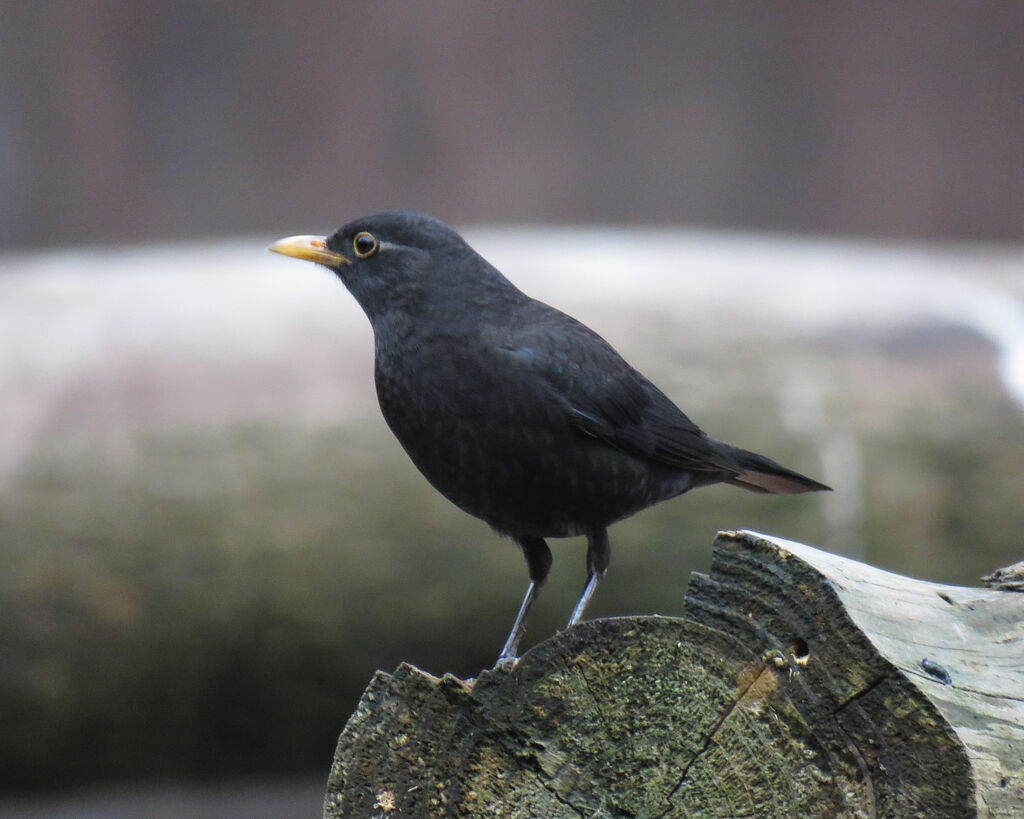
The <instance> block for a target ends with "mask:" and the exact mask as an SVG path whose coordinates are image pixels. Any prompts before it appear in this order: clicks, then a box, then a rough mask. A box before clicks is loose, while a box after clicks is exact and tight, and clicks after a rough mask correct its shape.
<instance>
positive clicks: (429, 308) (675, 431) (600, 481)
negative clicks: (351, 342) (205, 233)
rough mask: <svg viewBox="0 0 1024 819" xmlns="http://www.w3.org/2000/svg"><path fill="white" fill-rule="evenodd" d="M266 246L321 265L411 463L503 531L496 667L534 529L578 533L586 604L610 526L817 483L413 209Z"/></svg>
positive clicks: (535, 582)
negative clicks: (368, 330) (708, 422)
mask: <svg viewBox="0 0 1024 819" xmlns="http://www.w3.org/2000/svg"><path fill="white" fill-rule="evenodd" d="M270 249H271V250H274V251H276V252H278V253H283V254H285V255H289V256H296V257H298V258H301V259H306V260H309V261H314V262H318V263H320V264H323V265H326V266H327V267H329V268H330V269H331V270H333V271H334V273H336V274H337V276H338V277H339V278H340V279H341V280H342V281H343V282H344V283H345V286H346V287H348V289H349V291H351V293H352V295H353V296H355V298H356V300H357V301H358V302H359V304H360V305H361V306H362V308H363V310H364V311H365V312H366V315H367V316H368V317H369V319H370V323H371V324H372V326H373V331H374V338H375V342H376V345H375V346H376V364H375V379H376V384H377V396H378V399H379V401H380V408H381V411H382V412H383V414H384V418H385V419H386V420H387V423H388V425H389V426H390V427H391V430H392V431H393V432H394V434H395V436H396V437H397V438H398V440H399V441H400V442H401V444H402V446H403V447H404V448H405V450H406V452H408V453H409V457H410V458H412V460H413V463H415V464H416V466H417V468H418V469H419V470H420V471H421V472H422V473H423V474H424V475H425V476H426V478H427V480H429V481H430V483H431V484H433V486H434V487H435V488H436V489H437V490H438V491H439V492H441V494H443V495H444V496H445V497H447V498H448V499H449V500H451V501H452V502H453V503H455V504H456V505H458V506H459V507H460V508H462V509H463V510H465V511H466V512H468V513H469V514H471V515H474V516H476V517H478V518H481V519H482V520H484V521H486V522H487V523H489V524H490V525H491V526H492V527H494V529H496V530H497V531H498V532H501V533H502V534H505V535H508V536H510V537H512V538H513V539H514V540H516V542H517V543H518V544H519V545H520V547H521V548H522V549H523V553H524V554H525V556H526V560H527V564H528V567H529V572H530V584H529V586H528V588H527V592H526V596H525V597H524V599H523V604H522V606H521V608H520V610H519V614H518V616H517V618H516V621H515V624H514V625H513V628H512V631H511V633H510V634H509V637H508V640H507V641H506V643H505V646H504V648H503V649H502V653H501V657H500V658H499V662H500V661H503V660H509V659H511V658H513V657H515V655H516V652H517V651H518V647H519V641H520V639H521V638H522V635H523V633H524V631H525V621H526V615H527V612H528V611H529V609H530V606H531V605H532V604H533V602H534V600H535V599H536V596H537V593H538V591H539V589H540V587H541V585H542V584H543V582H544V580H545V578H546V576H547V573H548V570H549V569H550V567H551V552H550V551H549V550H548V547H547V544H546V543H545V541H544V538H546V537H566V536H569V535H585V536H586V537H587V542H588V549H587V584H586V586H585V587H584V590H583V594H582V595H581V596H580V600H579V602H578V603H577V605H576V608H575V610H574V611H573V614H572V617H571V618H570V621H569V623H570V625H572V624H573V623H575V622H577V621H578V620H579V619H580V618H581V617H582V616H583V613H584V610H585V608H586V605H587V602H588V601H589V599H590V596H591V594H592V593H593V591H594V588H595V587H596V585H597V583H598V581H599V580H600V578H601V577H602V576H603V575H604V572H605V570H606V569H607V567H608V557H609V547H608V536H607V527H608V526H609V525H610V524H612V523H614V522H615V521H618V520H622V519H623V518H625V517H628V516H629V515H632V514H634V513H635V512H639V511H640V510H641V509H644V508H645V507H647V506H650V505H651V504H654V503H657V502H658V501H662V500H666V499H667V498H672V497H675V496H676V495H680V494H682V493H683V492H687V491H688V490H690V489H693V488H695V487H698V486H705V485H707V484H713V483H728V484H732V485H734V486H740V487H743V488H744V489H748V490H751V491H754V492H768V493H773V494H791V493H797V492H808V491H815V490H821V489H828V487H827V486H824V485H823V484H820V483H818V482H817V481H814V480H811V479H810V478H806V477H804V476H803V475H800V474H798V473H796V472H793V471H792V470H789V469H786V468H785V467H783V466H780V465H779V464H777V463H775V462H774V461H772V460H769V459H768V458H765V457H763V456H761V455H756V454H754V453H753V452H747V451H745V450H742V449H737V448H736V447H732V446H729V445H728V444H724V443H721V442H720V441H716V440H714V439H713V438H709V437H708V436H707V435H705V434H704V433H703V432H702V431H701V430H700V429H699V428H698V427H697V425H696V424H694V423H693V422H692V421H691V420H690V419H689V418H687V417H686V415H685V414H684V413H683V412H682V410H680V409H679V408H678V407H677V406H676V405H675V404H673V403H672V401H671V400H670V399H669V398H667V397H666V396H665V394H664V393H662V392H661V391H660V390H659V389H658V388H657V387H655V386H654V385H653V384H652V383H651V382H650V381H648V380H647V379H646V378H645V377H644V376H643V375H641V374H640V373H639V372H637V371H636V370H634V369H633V368H632V367H631V366H630V365H629V364H627V363H626V362H625V361H624V360H623V359H622V357H621V356H620V355H619V354H618V353H616V352H615V350H614V349H612V347H611V345H609V344H608V342H606V341H605V340H604V339H603V338H601V337H600V336H599V335H597V333H595V332H593V331H592V330H590V329H589V328H588V327H586V326H584V325H583V324H581V323H580V322H578V321H576V320H575V319H574V318H572V317H570V316H567V315H566V314H565V313H562V312H560V311H558V310H556V309H554V308H553V307H549V306H548V305H546V304H543V303H542V302H539V301H536V300H535V299H531V298H530V297H529V296H527V295H525V294H524V293H522V292H521V291H520V290H518V289H517V288H516V287H515V286H514V285H513V284H512V283H511V282H510V281H509V280H508V279H506V278H505V277H504V276H503V275H502V274H501V273H500V272H498V270H496V269H495V268H494V267H492V266H491V265H490V264H489V263H488V262H487V261H486V260H485V259H483V258H482V257H481V256H480V255H479V254H477V253H476V252H475V251H474V250H473V249H472V248H471V247H470V246H469V245H468V244H466V242H465V241H464V240H463V239H462V237H461V236H459V235H458V234H457V233H456V232H455V231H454V230H452V229H451V228H450V227H448V226H447V225H445V224H443V223H442V222H439V221H438V220H436V219H433V218H431V217H430V216H426V215H424V214H420V213H414V212H410V211H397V212H392V213H382V214H378V215H376V216H368V217H365V218H363V219H357V220H355V221H353V222H350V223H349V224H347V225H345V226H344V227H342V228H341V229H339V230H338V231H337V232H336V233H335V234H334V235H332V236H329V237H318V236H294V237H291V238H289V239H284V240H282V241H280V242H277V243H276V244H274V245H272V246H271V248H270Z"/></svg>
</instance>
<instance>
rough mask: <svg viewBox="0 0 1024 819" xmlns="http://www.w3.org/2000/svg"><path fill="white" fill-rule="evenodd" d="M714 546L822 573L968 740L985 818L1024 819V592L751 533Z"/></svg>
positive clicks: (885, 653)
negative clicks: (902, 569) (909, 572)
mask: <svg viewBox="0 0 1024 819" xmlns="http://www.w3.org/2000/svg"><path fill="white" fill-rule="evenodd" d="M716 547H718V548H725V549H730V548H743V549H750V548H753V549H767V550H770V551H771V552H773V553H774V556H775V558H776V559H777V560H779V561H782V562H785V561H787V560H791V559H794V558H796V559H799V560H801V561H803V562H804V563H806V564H807V565H809V566H811V567H812V568H814V569H815V570H816V571H817V572H819V573H820V574H821V576H822V579H823V580H824V581H825V582H827V583H828V584H829V585H830V586H831V588H832V589H833V590H834V591H835V594H836V595H837V596H838V598H839V600H840V601H841V603H842V605H843V609H844V610H845V612H846V614H847V615H848V616H849V618H850V619H851V620H852V621H853V623H854V625H856V627H857V628H858V629H859V630H860V631H862V632H863V633H864V634H865V636H866V637H867V638H868V639H869V640H870V641H871V643H872V645H873V646H874V647H875V649H876V650H877V651H878V653H879V654H880V655H881V656H882V657H884V658H885V659H886V660H887V661H888V662H890V663H891V664H892V665H893V666H895V667H896V668H898V669H899V670H900V672H902V673H903V674H904V675H905V676H906V677H907V679H908V680H910V682H912V683H913V684H914V685H915V686H916V687H917V688H918V690H920V691H921V692H922V693H923V694H924V695H925V696H926V697H927V698H928V699H929V700H930V701H931V702H932V703H933V704H934V705H935V707H936V709H937V710H938V711H939V713H940V714H942V716H943V717H944V718H945V719H946V721H947V722H948V723H949V725H950V726H951V727H952V729H953V730H954V731H955V732H956V734H957V736H958V737H959V738H960V740H961V741H962V742H963V744H964V747H965V749H966V750H967V754H968V758H969V759H970V761H971V764H972V767H973V769H974V773H975V780H976V783H977V796H978V801H979V805H978V807H979V812H981V813H982V814H986V813H988V812H989V811H994V812H995V814H996V815H1012V814H1011V813H1010V812H1009V811H1017V810H1020V811H1021V812H1022V813H1024V595H1022V594H1020V593H1017V592H1013V591H999V590H993V589H986V588H973V587H965V586H951V585H946V584H941V583H932V582H929V581H925V580H916V579H913V578H909V577H904V576H902V575H898V574H894V573H893V572H888V571H885V570H884V569H879V568H877V567H875V566H870V565H868V564H865V563H860V562H858V561H855V560H851V559H849V558H845V557H841V556H839V555H835V554H831V553H829V552H824V551H821V550H819V549H814V548H812V547H810V546H806V545H804V544H802V543H795V542H793V541H789V540H784V539H782V538H778V537H774V536H771V535H763V534H759V533H757V532H751V531H738V532H722V533H720V535H719V538H718V540H717V541H716Z"/></svg>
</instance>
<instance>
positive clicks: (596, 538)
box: [569, 526, 612, 626]
mask: <svg viewBox="0 0 1024 819" xmlns="http://www.w3.org/2000/svg"><path fill="white" fill-rule="evenodd" d="M611 557H612V550H611V547H610V546H609V544H608V530H607V529H606V528H605V527H604V526H602V527H600V528H599V529H594V531H592V532H591V533H590V534H589V535H587V583H586V585H585V586H584V587H583V593H582V594H581V595H580V599H579V600H578V601H577V602H576V608H574V609H573V610H572V616H571V617H570V618H569V625H570V626H574V625H576V624H577V623H578V622H579V621H580V620H582V619H583V613H584V612H585V611H586V610H587V604H588V603H589V602H590V598H591V596H593V594H594V590H595V589H596V588H597V584H598V583H600V582H601V578H602V577H604V573H605V572H606V571H608V562H609V561H610V560H611Z"/></svg>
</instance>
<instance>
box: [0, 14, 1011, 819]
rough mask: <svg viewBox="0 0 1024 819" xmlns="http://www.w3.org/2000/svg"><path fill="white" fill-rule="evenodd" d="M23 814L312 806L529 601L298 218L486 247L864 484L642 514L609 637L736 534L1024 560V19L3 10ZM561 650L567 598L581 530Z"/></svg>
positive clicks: (677, 388)
mask: <svg viewBox="0 0 1024 819" xmlns="http://www.w3.org/2000/svg"><path fill="white" fill-rule="evenodd" d="M0 12H2V20H3V25H2V26H0V566H2V569H3V570H2V572H0V815H2V816H5V817H14V816H22V817H29V816H47V817H54V816H76V817H81V816H105V817H110V816H182V815H189V816H217V817H228V816H234V815H238V816H249V817H253V816H273V817H284V816H310V815H316V813H317V812H318V810H319V802H320V797H321V792H322V787H323V782H324V779H325V777H326V774H327V770H328V766H329V763H330V758H331V753H332V750H333V747H334V743H335V740H336V738H337V735H338V733H339V731H340V730H341V728H342V727H343V725H344V723H345V720H346V719H347V717H348V715H349V714H350V713H351V711H352V709H353V708H354V706H355V703H356V700H357V699H358V696H359V694H360V692H361V691H362V689H363V687H364V686H365V684H366V683H367V681H368V680H369V678H370V676H371V674H372V673H373V671H374V670H375V669H377V668H383V669H385V670H391V669H393V668H394V667H395V666H396V665H397V664H398V663H399V662H401V661H410V662H413V663H416V664H418V665H420V666H421V667H423V668H425V669H427V670H429V671H432V672H434V673H439V674H440V673H443V672H445V671H451V672H454V673H456V674H459V675H461V676H472V675H474V674H476V673H477V672H478V671H479V670H480V669H481V668H484V667H487V666H489V665H490V664H491V663H493V660H494V657H495V656H496V654H497V651H498V649H499V647H500V645H501V642H502V640H503V638H504V636H505V632H506V629H507V627H508V626H509V625H510V622H511V618H512V615H513V614H514V611H515V608H516V606H517V604H518V600H519V597H520V595H521V593H522V590H523V587H524V585H525V580H526V577H525V566H524V563H523V561H522V558H521V556H520V555H519V554H518V552H517V550H516V549H515V547H514V546H513V545H512V544H511V543H510V542H508V541H502V540H500V539H499V538H497V536H495V535H494V534H493V533H492V532H490V531H489V530H488V528H487V527H486V526H485V525H483V524H482V523H480V522H478V521H475V520H473V519H470V518H468V517H466V516H465V515H464V514H463V513H461V512H459V511H458V510H457V509H455V508H454V507H452V506H451V505H450V504H448V503H447V501H445V500H444V499H442V498H441V497H440V496H438V495H436V494H435V493H434V492H433V490H431V489H430V488H429V487H428V486H427V484H426V482H425V481H424V480H423V479H422V478H421V477H420V476H419V475H418V474H417V473H416V472H415V470H414V469H413V467H412V466H411V464H410V463H409V462H408V461H407V459H406V457H405V455H404V453H403V452H402V451H401V449H400V448H399V446H398V444H397V443H396V442H395V441H394V440H393V439H392V438H391V436H390V433H389V432H388V431H387V429H386V428H385V426H384V423H383V421H382V420H381V418H380V417H379V413H378V411H377V409H376V405H375V398H374V396H373V391H372V361H371V358H372V344H371V338H370V330H369V326H368V324H367V323H366V321H365V319H364V318H363V317H362V315H361V314H360V313H359V311H358V308H357V307H356V306H355V304H354V303H353V302H352V300H351V298H350V297H349V296H348V294H347V293H345V291H344V288H343V287H342V286H341V285H340V284H339V283H337V282H335V281H333V280H332V279H331V277H330V276H329V275H328V274H327V273H326V272H324V271H322V270H318V269H316V268H314V267H312V266H309V265H300V264H299V263H297V262H294V261H292V260H287V259H283V258H280V257H273V256H271V255H270V254H267V253H266V252H265V251H264V248H265V246H266V244H267V243H268V242H269V241H271V240H273V239H275V238H278V237H280V236H284V235H288V234H291V233H314V232H330V231H332V230H333V229H334V228H336V227H337V226H338V225H340V224H341V223H343V222H345V221H348V220H349V219H351V218H353V217H355V216H359V215H363V214H366V213H370V212H373V211H377V210H382V209H392V208H399V207H408V208H417V209H420V210H425V211H428V212H430V213H432V214H434V215H436V216H438V217H440V218H442V219H444V220H445V221H448V222H450V223H451V224H453V225H455V226H456V227H458V228H459V229H460V230H463V231H464V233H465V234H466V236H467V237H468V238H469V239H470V240H471V241H472V243H473V244H474V245H475V246H476V247H477V248H478V249H479V250H481V252H483V253H484V255H486V256H487V257H488V258H489V259H490V260H491V261H493V262H494V263H495V264H497V265H498V266H499V267H500V268H502V269H503V270H504V271H505V272H506V273H507V274H508V275H509V276H510V277H511V278H512V279H513V280H515V281H516V282H517V283H518V284H520V285H521V286H522V287H523V288H524V289H526V290H527V291H528V292H530V293H531V294H532V295H534V296H537V297H539V298H543V299H544V300H546V301H550V302H552V303H555V304H556V305H558V306H559V307H561V308H563V309H566V310H568V311H569V312H571V313H573V314H574V315H576V316H577V317H578V318H580V319H582V320H584V321H585V322H587V323H588V324H590V325H591V326H592V327H593V328H594V329H596V330H597V331H598V332H600V333H602V334H603V335H604V336H605V337H606V338H608V339H609V340H610V341H611V342H612V343H613V344H614V345H615V346H616V347H617V348H618V349H619V350H620V351H621V352H623V354H624V355H625V356H626V357H627V358H628V359H629V360H631V361H632V362H633V363H634V364H636V365H637V366H638V367H639V368H641V369H642V370H644V371H645V372H646V373H647V374H648V375H650V376H651V377H652V379H653V380H654V381H655V382H656V383H658V384H659V385H660V386H661V387H662V388H663V389H664V390H665V391H666V392H668V394H669V395H671V396H672V397H674V398H675V399H677V400H678V401H679V403H680V404H681V405H682V406H683V407H684V409H685V410H686V411H687V412H688V413H689V414H690V415H691V416H692V417H694V418H695V420H697V421H698V423H700V424H701V426H703V427H704V428H705V429H707V430H708V431H709V432H710V433H711V434H713V435H715V436H716V437H721V438H725V439H727V440H730V441H732V442H734V443H736V444H739V445H743V446H746V447H749V448H752V449H755V450H758V451H762V452H765V453H766V454H769V455H771V456H772V457H775V458H776V459H778V460H780V461H783V462H784V463H786V464H787V465H790V466H792V467H794V468H796V469H799V470H800V471H803V472H806V473H808V474H811V475H813V476H815V477H818V478H821V479H822V480H824V481H826V482H828V483H830V484H831V485H833V486H834V487H835V488H836V490H837V491H836V492H834V493H832V494H831V495H828V496H824V495H822V496H807V497H800V498H764V497H759V496H754V495H748V494H746V493H743V492H739V491H736V490H734V489H729V488H722V487H716V488H711V489H706V490H701V491H700V492H699V493H695V494H693V495H691V496H688V497H686V498H683V499H680V500H678V501H675V502H672V503H667V504H663V505H661V506H659V507H656V508H654V509H651V510H648V511H647V512H645V513H642V514H641V515H639V516H637V517H635V518H633V519H631V520H629V521H626V522H623V523H621V524H619V525H617V526H616V527H615V528H614V529H613V530H612V544H613V561H612V569H611V572H610V574H609V576H608V579H607V581H606V582H605V584H604V585H603V586H602V588H601V590H600V592H599V594H598V595H597V598H596V600H595V603H594V606H593V608H592V610H591V614H592V615H593V616H602V615H616V614H632V613H648V612H662V613H665V614H673V613H678V612H679V611H680V609H681V598H682V595H683V593H684V591H685V586H686V582H687V577H688V575H689V573H690V572H691V571H693V570H706V568H707V566H708V564H709V554H710V544H711V542H712V541H713V539H714V536H715V533H716V532H717V531H718V530H719V529H729V528H752V529H757V530H761V531H767V532H771V533H773V534H776V535H779V536H782V537H788V538H792V539H796V540H801V541H803V542H807V543H810V544H812V545H817V546H821V547H824V548H829V549H832V550H834V551H837V552H841V553H844V554H849V555H851V556H854V557H856V558H858V559H864V560H868V561H870V562H872V563H875V564H877V565H881V566H884V567H886V568H889V569H892V570H894V571H899V572H904V573H908V574H912V575H916V576H919V577H925V578H929V579H933V580H939V581H944V582H950V583H961V584H968V585H973V584H975V583H976V582H977V578H978V576H979V575H981V574H984V573H987V572H989V571H991V570H992V569H995V568H997V567H999V566H1002V565H1006V564H1008V563H1011V562H1013V561H1014V560H1017V559H1019V558H1020V557H1021V552H1022V551H1024V544H1022V542H1021V535H1020V532H1021V531H1022V529H1024V506H1022V505H1021V503H1020V493H1019V486H1020V481H1021V475H1022V474H1024V434H1022V433H1024V414H1022V413H1024V303H1022V300H1024V161H1022V160H1024V98H1022V97H1024V91H1022V89H1024V49H1022V48H1021V42H1022V38H1024V7H1022V6H1021V5H1020V4H1012V3H1007V4H983V5H977V4H965V3H952V2H935V0H928V1H927V2H925V0H912V1H911V2H904V3H899V4H892V3H888V2H862V3H856V4H851V3H841V2H831V0H815V1H814V2H794V3H785V4H782V3H754V2H733V1H732V0H718V2H714V3H691V2H674V3H644V4H627V3H617V2H615V3H613V2H582V1H581V2H566V1H565V0H557V1H556V2H551V1H550V0H547V1H546V2H539V1H536V0H527V1H526V2H519V3H516V4H514V6H513V5H505V4H498V3H483V2H477V3H465V2H451V1H450V0H443V1H439V2H430V3H410V2H389V1H388V0H384V1H381V0H377V1H376V2H337V1H336V2H314V0H289V2H287V3H284V2H262V1H261V2H256V1H253V2H248V3H229V2H209V1H208V0H207V1H206V2H193V0H175V2H158V1H157V0H142V1H141V2H127V1H126V0H121V2H114V1H113V0H111V1H110V2H99V0H96V1H95V2H88V1H87V0H80V1H79V2H74V1H73V0H68V1H67V2H55V1H54V0H34V2H17V0H0ZM552 545H553V547H554V549H553V550H554V553H555V567H554V572H553V575H552V579H551V581H550V584H549V586H548V587H547V588H546V590H545V593H544V595H543V596H542V598H541V600H540V603H539V604H538V609H537V610H536V613H535V614H534V616H533V617H532V619H531V623H530V632H529V634H528V642H529V643H530V644H532V643H533V642H536V641H537V640H539V639H543V638H545V637H547V636H549V635H551V634H552V633H553V632H554V631H555V630H556V629H557V628H559V627H560V626H561V625H562V624H563V622H564V619H565V618H566V617H567V615H568V612H569V610H570V608H571V605H572V601H573V600H574V598H575V596H576V594H577V593H578V591H579V588H580V586H581V584H582V582H583V575H584V563H583V558H584V545H583V544H582V542H580V541H579V540H577V539H574V540H568V541H564V542H556V543H554V544H552Z"/></svg>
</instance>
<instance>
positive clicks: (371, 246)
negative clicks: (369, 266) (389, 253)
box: [352, 230, 380, 259]
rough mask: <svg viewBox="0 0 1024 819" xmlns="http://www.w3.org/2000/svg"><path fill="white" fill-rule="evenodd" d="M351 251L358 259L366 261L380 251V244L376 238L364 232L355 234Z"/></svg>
mask: <svg viewBox="0 0 1024 819" xmlns="http://www.w3.org/2000/svg"><path fill="white" fill-rule="evenodd" d="M352 249H353V250H354V251H355V252H356V256H358V257H359V258H360V259H368V258H369V257H370V256H372V255H373V254H374V253H376V252H377V251H378V250H379V249H380V242H378V241H377V237H376V236H374V235H373V234H372V233H367V232H366V231H365V230H364V231H363V232H362V233H357V234H356V238H355V239H353V240H352Z"/></svg>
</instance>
